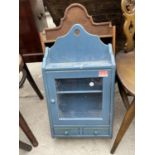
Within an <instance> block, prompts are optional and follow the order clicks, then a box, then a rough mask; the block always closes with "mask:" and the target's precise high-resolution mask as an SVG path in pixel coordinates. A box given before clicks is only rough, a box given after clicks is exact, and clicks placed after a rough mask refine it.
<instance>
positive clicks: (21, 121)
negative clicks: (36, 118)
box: [19, 112, 38, 146]
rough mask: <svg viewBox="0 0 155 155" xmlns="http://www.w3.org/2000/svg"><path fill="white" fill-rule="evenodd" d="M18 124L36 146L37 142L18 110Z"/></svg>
mask: <svg viewBox="0 0 155 155" xmlns="http://www.w3.org/2000/svg"><path fill="white" fill-rule="evenodd" d="M19 126H20V127H21V129H22V130H23V132H24V133H25V134H26V136H27V138H28V139H29V140H30V142H31V143H32V145H33V146H38V142H37V140H36V138H35V136H34V135H33V133H32V131H31V129H30V128H29V126H28V124H27V123H26V121H25V119H24V117H23V116H22V114H21V113H20V112H19Z"/></svg>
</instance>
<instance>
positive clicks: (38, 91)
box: [24, 63, 44, 99]
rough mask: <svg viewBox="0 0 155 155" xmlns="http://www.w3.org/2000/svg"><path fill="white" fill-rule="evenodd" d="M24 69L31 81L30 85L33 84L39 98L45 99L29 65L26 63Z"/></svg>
mask: <svg viewBox="0 0 155 155" xmlns="http://www.w3.org/2000/svg"><path fill="white" fill-rule="evenodd" d="M24 69H25V70H26V73H27V79H28V81H29V83H30V84H31V86H32V88H33V89H34V91H35V92H36V93H37V95H38V96H39V98H40V99H43V98H44V97H43V95H42V93H41V92H40V90H39V88H38V86H37V85H36V83H35V81H34V79H33V78H32V75H31V73H30V71H29V69H28V67H27V65H26V64H25V63H24Z"/></svg>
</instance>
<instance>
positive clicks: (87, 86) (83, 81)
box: [56, 78, 102, 91]
mask: <svg viewBox="0 0 155 155" xmlns="http://www.w3.org/2000/svg"><path fill="white" fill-rule="evenodd" d="M56 87H57V91H72V90H73V91H74V90H102V78H79V79H57V80H56Z"/></svg>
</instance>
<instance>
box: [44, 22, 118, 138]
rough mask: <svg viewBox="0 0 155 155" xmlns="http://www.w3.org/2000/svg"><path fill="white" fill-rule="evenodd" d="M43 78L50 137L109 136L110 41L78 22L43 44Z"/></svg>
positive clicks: (111, 96) (112, 71)
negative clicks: (53, 40)
mask: <svg viewBox="0 0 155 155" xmlns="http://www.w3.org/2000/svg"><path fill="white" fill-rule="evenodd" d="M42 72H43V80H44V85H45V92H46V98H47V105H48V113H49V120H50V127H51V133H52V136H53V137H111V136H112V124H113V123H112V122H113V100H114V80H115V61H114V56H113V52H112V47H111V44H109V45H105V44H104V43H102V42H101V41H100V39H99V38H98V37H97V36H95V35H92V34H89V33H88V32H86V30H85V29H84V28H83V27H82V26H81V25H79V24H75V25H74V26H73V27H72V28H71V30H70V31H69V32H68V33H67V34H66V35H65V36H62V37H60V38H58V39H57V40H56V42H55V44H54V45H53V46H52V47H51V48H46V51H45V56H44V59H43V65H42Z"/></svg>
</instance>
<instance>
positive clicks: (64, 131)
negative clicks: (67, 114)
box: [54, 128, 80, 136]
mask: <svg viewBox="0 0 155 155" xmlns="http://www.w3.org/2000/svg"><path fill="white" fill-rule="evenodd" d="M54 133H55V135H58V136H59V135H61V136H72V135H79V134H80V128H54Z"/></svg>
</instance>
